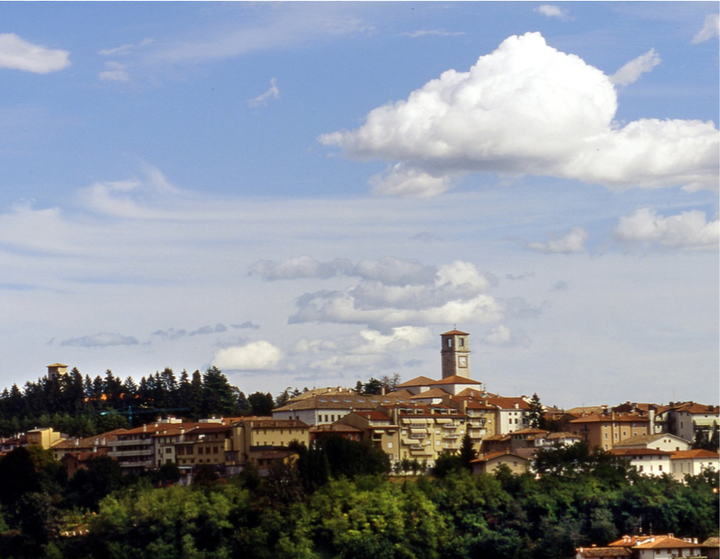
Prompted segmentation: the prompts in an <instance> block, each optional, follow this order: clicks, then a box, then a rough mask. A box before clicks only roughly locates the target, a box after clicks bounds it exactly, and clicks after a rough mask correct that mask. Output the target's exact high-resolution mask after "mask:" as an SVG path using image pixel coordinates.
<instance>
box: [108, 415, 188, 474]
mask: <svg viewBox="0 0 720 559" xmlns="http://www.w3.org/2000/svg"><path fill="white" fill-rule="evenodd" d="M177 421H178V420H175V419H165V420H161V421H158V422H157V423H150V424H148V425H143V426H142V427H136V428H134V429H128V430H127V431H125V432H124V433H118V435H117V438H116V439H115V440H114V441H112V442H111V443H110V451H109V452H108V456H110V458H114V459H115V460H117V461H118V463H119V464H120V468H121V470H122V472H123V474H130V473H133V474H139V473H142V472H143V471H145V469H146V468H153V467H156V465H157V463H156V461H155V460H156V454H157V451H156V448H155V439H154V437H153V436H154V435H156V434H160V433H162V432H163V431H165V432H168V431H169V430H173V431H174V430H177V431H179V430H180V428H182V429H183V430H185V431H188V430H190V429H192V428H193V427H195V426H197V423H182V422H180V423H177ZM167 436H168V437H169V436H170V435H167Z"/></svg>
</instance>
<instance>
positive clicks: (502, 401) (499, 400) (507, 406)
mask: <svg viewBox="0 0 720 559" xmlns="http://www.w3.org/2000/svg"><path fill="white" fill-rule="evenodd" d="M487 401H488V402H489V403H490V404H495V405H496V406H498V407H499V408H500V409H502V410H512V409H520V410H529V409H530V404H528V403H527V402H526V401H525V400H523V399H522V398H512V397H504V396H496V397H494V398H488V399H487ZM515 404H517V405H518V407H517V408H516V407H515Z"/></svg>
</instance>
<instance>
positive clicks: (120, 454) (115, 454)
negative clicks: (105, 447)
mask: <svg viewBox="0 0 720 559" xmlns="http://www.w3.org/2000/svg"><path fill="white" fill-rule="evenodd" d="M152 455H153V450H152V448H143V449H141V450H117V451H112V452H108V456H110V457H111V458H124V457H127V456H152Z"/></svg>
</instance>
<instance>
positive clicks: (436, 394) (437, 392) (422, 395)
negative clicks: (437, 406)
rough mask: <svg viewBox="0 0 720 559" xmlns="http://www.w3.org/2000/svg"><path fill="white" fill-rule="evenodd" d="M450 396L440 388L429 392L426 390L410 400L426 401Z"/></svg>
mask: <svg viewBox="0 0 720 559" xmlns="http://www.w3.org/2000/svg"><path fill="white" fill-rule="evenodd" d="M449 395H450V394H449V393H448V392H446V391H445V390H443V389H442V388H432V389H430V390H426V391H425V392H420V394H416V395H415V396H411V397H410V399H411V400H426V399H427V398H442V397H444V396H449Z"/></svg>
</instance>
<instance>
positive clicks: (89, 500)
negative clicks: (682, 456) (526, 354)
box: [0, 437, 719, 559]
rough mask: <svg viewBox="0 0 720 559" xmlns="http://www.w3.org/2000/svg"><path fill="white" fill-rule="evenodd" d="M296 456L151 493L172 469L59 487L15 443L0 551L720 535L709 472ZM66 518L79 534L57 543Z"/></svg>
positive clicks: (354, 546) (93, 466)
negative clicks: (408, 465)
mask: <svg viewBox="0 0 720 559" xmlns="http://www.w3.org/2000/svg"><path fill="white" fill-rule="evenodd" d="M295 450H296V451H297V452H298V454H299V459H298V460H297V462H295V463H294V464H282V463H279V464H276V465H275V466H273V467H272V468H271V469H270V472H269V475H267V476H266V477H263V478H260V476H259V475H258V472H257V470H256V469H254V468H252V467H248V468H246V470H245V471H244V472H243V473H242V474H241V475H239V476H236V477H233V478H229V479H227V480H217V479H215V478H214V476H212V475H210V474H209V473H208V472H204V473H203V472H202V471H201V472H198V475H197V476H196V478H195V479H196V484H195V485H194V486H192V487H179V486H174V487H163V488H157V487H159V486H164V485H167V482H168V481H171V480H172V478H173V473H172V472H171V471H170V470H171V468H164V469H163V470H162V471H158V472H156V473H154V474H152V476H150V477H145V478H130V477H125V478H123V477H122V476H120V474H119V472H118V471H117V469H116V465H115V466H114V465H113V464H114V463H113V461H112V460H107V459H95V460H93V461H91V463H90V467H89V468H88V470H87V471H84V470H80V472H84V473H80V472H79V473H78V474H76V476H75V477H74V478H73V479H71V480H70V481H69V482H68V481H64V480H63V479H62V474H61V473H59V471H58V469H57V465H56V464H54V463H53V461H52V459H51V458H48V456H47V454H43V451H41V450H39V449H34V450H28V449H18V450H16V451H13V453H10V454H8V455H7V456H6V457H5V458H3V459H0V476H2V477H0V479H6V478H5V477H4V476H8V475H16V476H17V475H20V473H21V471H27V470H21V469H20V466H21V465H23V466H24V467H25V468H28V467H29V468H30V469H29V472H30V474H29V475H26V476H25V477H19V478H16V479H18V480H19V482H18V484H16V487H15V488H10V487H8V485H9V484H4V485H2V486H0V503H2V507H1V508H0V556H1V557H6V558H10V557H14V558H15V559H21V558H24V557H46V558H50V557H85V558H88V559H93V558H98V559H100V558H105V557H114V558H118V559H122V558H126V557H127V558H133V559H143V558H145V557H147V558H152V559H158V558H175V557H187V558H198V559H199V558H204V559H212V558H218V559H219V558H223V559H227V558H235V557H237V558H244V559H254V558H258V559H265V558H268V559H269V558H277V559H284V558H288V559H290V558H293V559H296V558H300V559H321V558H324V557H336V558H347V559H351V558H352V559H365V558H367V559H395V558H398V559H400V558H404V559H411V558H416V559H426V558H427V559H465V558H469V557H494V558H497V559H521V558H522V559H525V558H528V559H561V558H565V557H569V556H571V555H572V554H573V550H574V548H575V547H578V546H589V545H591V544H593V543H594V544H598V545H604V544H606V543H608V542H609V541H612V540H614V539H617V538H619V537H620V536H622V535H623V534H638V533H640V532H641V531H642V533H648V532H650V531H654V532H655V533H668V532H672V533H674V534H676V535H677V536H681V537H685V536H687V537H697V538H699V539H701V540H702V539H705V538H707V537H708V536H711V535H716V534H717V531H718V520H719V519H718V494H717V488H718V478H717V474H716V473H715V472H706V473H705V474H704V475H701V476H697V477H690V476H688V477H687V478H686V483H680V482H678V481H676V480H674V479H673V478H672V477H670V476H665V477H644V476H640V475H638V474H637V473H636V472H635V471H634V469H632V468H630V467H629V466H627V464H626V463H625V462H624V461H622V460H619V459H617V458H615V457H613V456H612V455H610V454H608V453H605V452H602V451H597V452H590V451H589V450H588V449H587V447H586V446H584V445H583V444H578V445H575V446H572V447H567V448H556V449H550V450H544V451H541V452H540V455H539V457H538V462H537V463H538V469H539V470H540V471H541V476H539V477H536V476H535V475H531V474H522V475H514V474H512V473H511V472H510V470H509V469H507V468H500V469H499V470H497V471H496V472H495V474H494V475H486V474H482V475H472V474H471V473H470V472H469V471H468V469H467V468H466V467H465V464H464V460H462V459H461V460H459V461H456V462H455V465H456V467H447V468H446V469H445V471H444V472H443V473H442V475H433V476H426V475H420V476H416V477H411V478H408V477H402V478H391V477H388V476H387V472H388V464H387V462H386V458H385V457H384V455H382V453H379V454H378V453H377V452H375V451H374V449H373V447H372V446H367V445H364V444H363V443H357V442H352V441H346V440H344V439H339V438H334V437H331V438H329V439H326V440H324V441H322V443H321V444H318V445H317V446H313V447H312V448H305V447H303V446H302V445H295ZM381 455H382V456H381ZM436 473H438V474H439V473H440V472H436ZM78 476H80V477H78ZM153 485H155V486H156V487H155V488H154V487H153ZM89 511H95V513H96V514H84V513H87V512H89ZM68 522H75V524H76V525H79V526H81V529H83V530H84V529H88V528H89V533H88V534H87V535H83V536H78V537H61V536H60V535H59V534H60V531H61V530H62V529H64V527H66V526H67V523H68Z"/></svg>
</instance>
